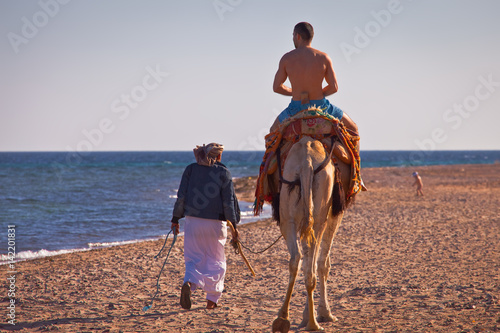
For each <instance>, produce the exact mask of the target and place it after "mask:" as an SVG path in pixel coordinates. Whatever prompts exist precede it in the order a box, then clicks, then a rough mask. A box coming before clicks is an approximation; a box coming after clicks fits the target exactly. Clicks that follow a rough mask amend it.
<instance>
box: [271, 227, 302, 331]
mask: <svg viewBox="0 0 500 333" xmlns="http://www.w3.org/2000/svg"><path fill="white" fill-rule="evenodd" d="M286 240H287V246H288V251H289V252H290V261H289V271H290V277H289V280H288V290H287V292H286V297H285V301H284V302H283V306H282V307H281V309H280V311H279V312H278V318H277V319H276V320H275V321H274V322H273V332H282V333H286V332H288V330H289V329H290V321H289V320H288V318H289V310H290V301H291V299H292V292H293V287H294V285H295V280H296V279H297V273H298V271H299V269H300V266H301V263H302V254H301V253H300V250H299V247H298V244H297V235H296V234H295V230H292V232H290V234H289V235H287V237H286Z"/></svg>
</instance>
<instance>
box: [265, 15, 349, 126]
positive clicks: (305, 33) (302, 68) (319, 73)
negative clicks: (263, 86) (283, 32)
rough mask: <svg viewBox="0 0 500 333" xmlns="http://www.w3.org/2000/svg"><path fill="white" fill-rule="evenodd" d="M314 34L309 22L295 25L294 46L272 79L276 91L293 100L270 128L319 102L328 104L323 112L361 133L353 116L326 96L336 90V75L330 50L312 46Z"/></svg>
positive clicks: (283, 58)
mask: <svg viewBox="0 0 500 333" xmlns="http://www.w3.org/2000/svg"><path fill="white" fill-rule="evenodd" d="M313 36H314V30H313V27H312V25H311V24H309V23H307V22H300V23H298V24H297V25H296V26H295V28H294V29H293V44H294V45H295V50H292V51H290V52H288V53H286V54H285V55H284V56H283V57H282V58H281V60H280V63H279V67H278V71H277V72H276V76H275V77H274V83H273V90H274V92H276V93H278V94H281V95H285V96H292V101H291V103H290V105H289V106H288V107H287V108H286V109H285V110H284V111H283V112H281V113H280V115H279V116H278V118H277V119H276V121H275V122H274V124H273V126H272V127H271V132H272V131H273V130H274V129H276V127H277V126H278V125H279V123H281V122H283V120H285V119H287V118H289V117H291V116H293V115H295V114H296V113H298V112H299V111H301V110H304V109H307V108H309V107H310V106H313V105H316V106H318V107H321V108H325V107H326V108H327V109H326V110H325V111H324V112H326V113H329V114H331V115H332V116H334V117H335V118H337V119H339V120H340V121H341V122H342V123H343V124H344V125H345V126H346V127H347V128H348V129H350V130H351V131H354V132H356V133H358V126H356V124H355V123H354V122H353V121H352V119H351V118H350V117H349V116H348V115H347V114H346V113H345V112H343V111H342V110H341V109H339V108H338V107H336V106H334V105H332V104H330V102H329V101H328V100H327V99H326V98H325V97H326V96H330V95H333V94H334V93H336V92H337V90H338V85H337V78H336V77H335V71H334V70H333V66H332V60H331V59H330V57H329V56H328V54H326V53H324V52H321V51H319V50H316V49H313V48H312V47H311V42H312V39H313ZM287 78H288V79H289V80H290V83H291V85H292V87H291V88H290V87H287V86H285V84H284V83H285V81H286V79H287ZM323 80H325V81H326V83H327V85H326V86H325V87H323Z"/></svg>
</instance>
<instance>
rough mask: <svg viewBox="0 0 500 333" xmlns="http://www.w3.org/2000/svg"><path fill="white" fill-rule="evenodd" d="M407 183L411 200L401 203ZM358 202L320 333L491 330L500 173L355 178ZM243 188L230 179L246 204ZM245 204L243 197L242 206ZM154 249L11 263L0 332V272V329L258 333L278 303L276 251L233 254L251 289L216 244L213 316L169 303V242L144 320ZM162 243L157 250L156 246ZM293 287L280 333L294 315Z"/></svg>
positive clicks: (379, 173)
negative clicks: (330, 319) (219, 257)
mask: <svg viewBox="0 0 500 333" xmlns="http://www.w3.org/2000/svg"><path fill="white" fill-rule="evenodd" d="M413 171H419V173H420V174H421V176H422V179H423V182H424V193H425V196H424V197H417V196H416V195H415V188H412V187H411V184H412V183H413V178H412V177H411V173H412V172H413ZM362 174H363V178H364V180H365V183H366V185H367V186H368V188H369V191H368V192H364V193H361V194H359V195H358V197H357V200H356V204H355V205H354V206H353V207H351V208H350V209H349V211H348V212H347V213H346V214H345V217H344V221H343V223H342V225H341V227H340V229H339V232H338V234H337V236H336V238H335V240H334V243H333V248H332V250H333V253H332V255H331V261H332V269H331V271H330V277H329V280H328V283H329V301H330V306H331V308H332V312H333V314H334V315H335V316H336V317H337V318H338V319H339V320H338V321H337V322H334V323H325V324H323V327H324V328H325V330H326V332H500V300H499V298H500V210H499V208H498V207H500V164H492V165H458V166H428V167H418V168H406V167H403V168H374V169H364V170H363V171H362ZM254 184H255V178H250V179H239V180H237V182H236V184H235V187H236V189H237V191H238V196H239V198H240V199H241V198H246V199H247V200H248V199H251V198H253V191H254ZM251 200H253V199H251ZM239 229H240V234H241V241H242V243H243V244H245V245H247V246H249V247H251V248H253V249H255V250H260V249H263V248H265V247H266V246H267V245H269V244H271V243H272V242H273V241H274V240H275V239H276V238H278V236H279V230H278V227H277V226H276V223H275V222H273V221H270V220H266V221H260V222H256V223H252V224H247V225H242V226H240V228H239ZM162 245H163V240H158V241H147V242H141V243H136V244H130V245H123V246H117V247H111V248H104V249H96V250H91V251H87V252H78V253H72V254H66V255H60V256H54V257H48V258H42V259H37V260H30V261H25V262H19V263H17V264H16V267H15V268H16V270H17V273H16V288H17V289H16V321H17V322H16V325H14V326H13V325H9V324H7V319H8V318H7V313H8V309H7V306H8V305H9V303H8V301H9V298H8V297H7V292H8V284H7V280H6V278H7V266H1V271H2V274H1V278H2V289H1V290H3V295H2V297H1V298H0V299H1V306H0V307H1V308H2V313H3V318H4V319H3V321H2V324H1V326H0V330H1V331H10V330H17V331H21V332H45V331H59V332H269V331H270V330H271V324H272V321H273V320H274V319H275V318H276V315H277V312H278V310H279V308H280V306H281V304H282V301H283V298H284V296H285V291H286V286H287V282H288V258H289V255H288V252H287V250H286V246H285V243H284V241H283V240H280V241H279V242H278V243H277V244H276V245H275V246H273V247H272V248H271V249H270V250H268V251H267V252H265V253H264V254H252V253H249V252H248V251H246V250H245V254H246V256H247V258H248V260H249V261H250V263H251V264H252V265H253V267H254V269H255V271H256V273H257V277H256V278H254V277H252V276H251V274H250V272H249V271H248V269H247V268H246V266H245V265H244V263H243V261H242V260H241V258H240V257H239V255H236V254H235V253H234V252H233V251H232V248H231V247H230V245H229V242H228V244H227V245H226V254H227V258H228V259H227V260H228V270H227V275H226V283H225V291H224V294H223V296H222V298H221V300H220V303H219V306H218V307H217V308H216V309H215V310H207V309H205V306H206V301H205V295H204V293H203V292H201V291H196V292H195V293H194V294H193V297H192V300H193V307H192V308H191V310H189V311H186V310H183V309H182V308H181V307H180V305H179V295H180V287H181V284H182V279H183V275H184V261H183V239H182V237H179V238H178V240H177V242H176V244H175V246H174V248H173V250H172V253H171V255H170V258H169V259H168V262H167V264H166V266H165V270H164V273H163V275H162V277H161V279H160V286H161V289H160V293H159V296H158V297H157V299H156V301H155V302H154V305H153V307H152V308H151V309H150V310H149V311H148V312H146V313H144V312H142V308H143V307H144V306H145V305H146V304H148V302H149V301H150V299H151V297H152V295H153V294H154V292H155V290H156V278H157V276H158V273H159V271H160V268H161V266H162V264H163V261H164V258H165V256H166V252H167V251H164V252H163V254H162V255H161V257H160V258H159V259H157V260H155V259H154V258H153V257H154V256H155V255H156V254H157V252H158V251H159V249H160V248H161V246H162ZM169 245H170V240H169V242H168V243H167V250H168V246H169ZM305 295H306V292H305V289H304V282H303V278H302V274H299V277H298V282H297V284H296V287H295V291H294V295H293V299H292V304H291V311H290V317H291V318H290V321H291V331H292V332H294V331H298V324H299V323H300V321H301V318H302V311H303V309H304V304H305Z"/></svg>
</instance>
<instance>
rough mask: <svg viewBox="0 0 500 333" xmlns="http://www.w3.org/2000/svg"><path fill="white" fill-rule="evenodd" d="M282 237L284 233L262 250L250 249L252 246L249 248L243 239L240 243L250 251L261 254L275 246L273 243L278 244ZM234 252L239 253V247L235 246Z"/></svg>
mask: <svg viewBox="0 0 500 333" xmlns="http://www.w3.org/2000/svg"><path fill="white" fill-rule="evenodd" d="M281 237H283V235H280V236H279V237H278V239H276V240H275V241H274V243H272V244H271V245H269V246H268V247H266V248H265V249H264V250H262V251H252V249H250V248H248V247H247V246H245V244H243V243H242V242H241V241H240V245H241V246H242V247H243V248H244V249H246V250H248V251H249V252H252V253H253V254H261V253H264V252H266V251H267V250H269V249H270V248H271V247H273V245H274V244H276V243H277V242H278V241H279V240H280V239H281ZM234 252H235V253H236V254H238V249H236V248H235V250H234Z"/></svg>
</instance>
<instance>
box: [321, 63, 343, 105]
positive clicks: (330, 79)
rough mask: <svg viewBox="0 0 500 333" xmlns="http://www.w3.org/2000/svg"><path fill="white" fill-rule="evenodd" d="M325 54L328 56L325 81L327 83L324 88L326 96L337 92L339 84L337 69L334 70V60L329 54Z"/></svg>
mask: <svg viewBox="0 0 500 333" xmlns="http://www.w3.org/2000/svg"><path fill="white" fill-rule="evenodd" d="M325 56H326V59H325V62H326V63H325V65H326V72H325V81H326V83H327V85H326V86H325V87H324V88H323V96H325V97H326V96H330V95H332V94H335V93H336V92H337V91H338V90H339V86H338V84H337V77H336V76H335V71H334V70H333V66H332V60H331V59H330V57H329V56H328V55H325Z"/></svg>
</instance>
